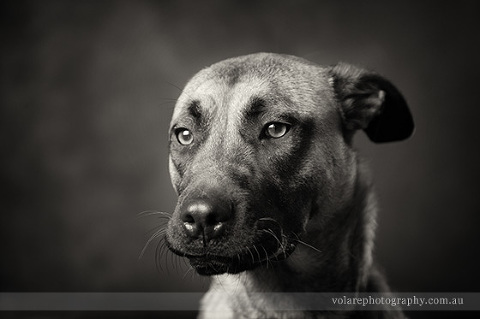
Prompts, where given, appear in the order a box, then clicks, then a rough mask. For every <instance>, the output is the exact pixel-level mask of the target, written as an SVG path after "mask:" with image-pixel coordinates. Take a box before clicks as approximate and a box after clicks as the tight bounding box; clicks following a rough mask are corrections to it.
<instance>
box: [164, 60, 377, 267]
mask: <svg viewBox="0 0 480 319" xmlns="http://www.w3.org/2000/svg"><path fill="white" fill-rule="evenodd" d="M342 71H343V69H334V68H321V67H319V66H316V65H313V64H311V63H309V62H307V61H304V60H301V59H298V58H294V57H287V56H280V55H273V54H256V55H250V56H245V57H240V58H235V59H230V60H226V61H223V62H220V63H217V64H215V65H213V66H211V67H209V68H207V69H204V70H202V71H200V72H199V73H198V74H197V75H196V76H195V77H194V78H193V79H192V80H191V81H190V82H189V83H188V84H187V86H186V87H185V89H184V91H183V93H182V95H181V96H180V97H179V99H178V102H177V104H176V107H175V110H174V114H173V118H172V122H171V128H170V175H171V179H172V183H173V185H174V188H175V190H176V191H177V193H178V195H179V198H178V203H177V206H176V208H175V211H174V213H173V215H172V218H171V220H170V222H169V225H168V229H167V243H168V245H169V248H170V249H171V250H172V251H173V252H175V253H177V254H179V255H181V256H185V257H188V258H189V260H190V263H191V265H192V266H193V267H194V268H195V269H196V270H197V271H198V273H200V274H203V275H212V274H220V273H225V272H228V273H238V272H241V271H244V270H248V269H251V268H254V267H256V266H259V265H261V264H264V263H268V262H271V261H275V260H281V259H284V258H287V257H288V256H289V254H290V253H291V252H293V250H294V249H295V247H296V243H297V242H298V240H299V238H301V236H302V234H303V233H304V232H305V230H306V229H307V227H308V225H309V223H311V220H313V219H318V218H327V217H326V216H329V215H331V214H332V213H334V210H335V209H337V208H338V207H340V206H341V205H342V203H344V202H345V201H346V198H348V197H349V196H351V192H352V191H353V189H352V187H353V183H354V178H355V157H354V155H353V151H352V150H351V147H350V145H349V144H350V138H349V135H350V133H349V132H351V131H353V130H355V129H358V128H363V129H366V128H367V126H368V122H370V121H371V118H373V117H374V113H377V111H378V110H376V109H375V110H372V109H373V108H374V107H376V106H374V107H370V105H369V108H368V112H370V113H372V114H371V115H368V114H365V113H366V112H362V113H361V116H352V118H353V117H354V119H355V121H354V120H351V121H346V117H348V116H349V115H348V114H345V109H344V104H345V105H346V104H347V102H345V103H343V102H342V100H347V97H345V99H344V98H343V95H345V96H350V98H351V94H347V93H345V92H342V91H341V90H339V88H338V85H342V88H343V87H344V85H343V84H342V83H341V81H343V80H344V78H345V76H344V75H342V74H341V73H342ZM337 76H338V78H336V77H337ZM338 83H340V84H338ZM374 91H375V92H372V93H371V94H370V95H369V98H370V99H371V100H372V101H373V102H374V103H373V104H375V103H376V104H378V105H379V107H378V108H380V106H381V104H382V103H381V102H383V100H384V93H383V95H382V93H381V92H384V91H381V90H380V89H378V88H376V89H375V90H374ZM379 92H380V93H379ZM370 104H371V103H370ZM350 113H355V112H353V111H352V112H350ZM364 123H365V125H364V126H362V125H363V124H364ZM349 125H350V126H351V127H349Z"/></svg>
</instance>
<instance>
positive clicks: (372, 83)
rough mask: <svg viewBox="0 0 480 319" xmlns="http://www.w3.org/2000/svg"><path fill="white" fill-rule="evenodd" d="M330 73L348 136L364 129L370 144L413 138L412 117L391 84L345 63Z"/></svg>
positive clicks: (372, 73) (335, 67)
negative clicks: (371, 142) (370, 141)
mask: <svg viewBox="0 0 480 319" xmlns="http://www.w3.org/2000/svg"><path fill="white" fill-rule="evenodd" d="M328 71H329V73H330V79H329V80H330V83H331V84H332V85H333V88H334V90H335V94H336V96H337V99H338V101H339V103H340V105H341V108H342V111H343V116H344V129H345V131H346V135H347V136H349V135H352V134H353V132H354V131H355V130H358V129H363V130H364V131H365V133H366V134H367V136H368V137H369V138H370V140H372V141H373V142H375V143H384V142H394V141H400V140H403V139H406V138H408V137H410V136H411V135H412V133H413V131H414V124H413V118H412V115H411V113H410V111H409V109H408V106H407V103H406V101H405V99H404V98H403V96H402V94H401V93H400V92H399V91H398V90H397V88H396V87H395V86H394V85H393V84H392V83H390V81H388V80H387V79H385V78H384V77H382V76H380V75H378V74H376V73H374V72H371V71H367V70H364V69H360V68H357V67H354V66H351V65H348V64H345V63H339V64H337V65H335V66H333V67H331V68H329V70H328Z"/></svg>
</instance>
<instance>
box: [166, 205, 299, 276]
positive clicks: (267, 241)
mask: <svg viewBox="0 0 480 319" xmlns="http://www.w3.org/2000/svg"><path fill="white" fill-rule="evenodd" d="M248 215H251V216H255V215H256V214H248V212H246V211H238V209H237V210H236V208H235V205H233V204H232V203H231V201H229V200H226V199H225V196H221V195H218V196H211V197H207V196H202V197H191V198H190V199H188V198H185V199H183V200H182V201H180V204H179V207H177V211H176V212H175V213H174V216H173V217H172V220H171V221H170V223H169V226H168V227H169V231H168V232H167V245H168V248H169V249H170V250H171V251H172V252H174V253H175V254H177V255H179V256H182V257H187V258H188V259H189V261H190V264H191V265H192V267H194V268H195V270H196V271H197V272H198V273H199V274H200V275H216V274H222V273H239V272H242V271H245V270H249V269H253V268H255V267H257V266H259V265H261V264H264V263H268V262H274V261H278V260H283V259H285V258H287V257H288V256H289V255H290V254H291V253H292V252H293V250H294V249H295V246H296V245H295V244H294V241H292V240H289V238H288V236H286V235H285V234H284V232H283V229H282V227H281V226H280V224H279V223H278V222H277V221H275V220H274V219H272V218H258V217H256V218H257V219H256V220H255V219H253V218H252V220H249V218H248V217H247V216H248Z"/></svg>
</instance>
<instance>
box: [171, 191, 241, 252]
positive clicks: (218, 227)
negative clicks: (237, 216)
mask: <svg viewBox="0 0 480 319" xmlns="http://www.w3.org/2000/svg"><path fill="white" fill-rule="evenodd" d="M184 207H185V208H184V209H183V211H182V212H181V215H180V218H181V220H182V222H183V226H184V229H185V233H186V234H187V235H188V236H189V237H192V238H199V237H203V242H204V244H206V243H207V242H208V241H209V240H210V239H212V238H215V237H219V236H220V235H221V234H222V233H223V231H224V230H225V224H226V223H227V222H228V221H229V220H230V219H231V216H232V212H231V209H230V207H229V205H224V204H222V203H214V202H212V201H209V200H205V199H201V200H194V201H191V202H189V203H187V204H186V205H184Z"/></svg>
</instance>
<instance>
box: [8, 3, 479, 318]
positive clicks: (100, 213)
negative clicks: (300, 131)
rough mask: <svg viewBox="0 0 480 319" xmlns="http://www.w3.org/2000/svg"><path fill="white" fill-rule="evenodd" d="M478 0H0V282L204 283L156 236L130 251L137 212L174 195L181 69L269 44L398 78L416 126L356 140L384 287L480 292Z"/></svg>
mask: <svg viewBox="0 0 480 319" xmlns="http://www.w3.org/2000/svg"><path fill="white" fill-rule="evenodd" d="M479 4H480V3H479V2H478V1H455V2H445V1H405V0H402V1H394V2H389V1H349V2H347V1H303V0H295V1H247V0H242V1H240V0H239V1H2V2H1V3H0V25H1V30H0V32H1V33H0V35H1V38H0V43H1V49H0V63H1V64H0V81H1V82H0V83H1V86H0V150H1V154H2V155H1V162H0V178H1V186H2V191H1V193H0V194H1V206H0V209H1V215H0V216H1V220H0V221H1V223H0V231H1V233H0V256H1V257H0V287H1V290H2V291H4V292H5V291H10V292H11V291H204V290H205V289H206V288H207V287H208V280H207V279H203V278H199V277H198V276H195V275H193V274H192V273H191V272H187V268H186V267H185V266H184V265H183V262H179V260H178V259H173V258H170V257H169V258H168V259H167V260H165V256H164V257H163V258H162V259H163V260H161V261H160V265H161V266H162V269H160V270H157V269H156V266H155V246H156V245H157V242H154V243H152V245H151V246H150V247H149V248H148V249H147V251H146V253H145V255H144V256H143V258H141V259H139V258H138V257H139V254H140V251H141V250H142V247H143V245H144V244H145V242H146V240H147V239H148V237H149V235H150V234H151V232H149V230H150V229H153V228H155V227H158V226H159V225H161V224H162V222H163V221H162V220H161V219H158V218H155V217H144V218H138V216H137V215H138V213H140V212H142V211H145V210H162V211H172V209H173V208H174V205H175V200H176V196H175V194H174V192H173V190H172V188H171V185H170V181H169V177H168V170H167V126H168V123H169V118H170V115H171V112H172V108H173V105H174V102H175V99H176V98H177V97H178V95H179V93H180V90H181V88H182V87H183V85H184V84H185V82H186V81H187V80H188V79H189V77H191V76H192V75H193V74H194V73H195V72H196V71H198V70H199V69H200V68H202V67H204V66H207V65H209V64H211V63H214V62H216V61H218V60H221V59H224V58H227V57H231V56H237V55H242V54H247V53H252V52H257V51H271V52H280V53H289V54H294V55H298V56H302V57H304V58H307V59H310V60H312V61H314V62H317V63H320V64H332V63H335V62H337V61H347V62H351V63H354V64H358V65H361V66H366V67H368V68H372V69H375V70H377V71H379V72H380V73H382V74H384V75H385V76H386V77H388V78H389V79H391V80H392V82H394V83H395V84H396V85H397V86H398V87H399V88H400V89H401V91H402V92H403V93H404V95H405V97H406V98H407V100H408V102H409V104H410V106H411V110H412V112H413V114H414V117H415V120H416V124H417V130H416V134H415V136H414V138H412V139H411V140H409V141H406V142H402V143H393V144H387V145H374V144H371V143H370V142H368V140H367V139H366V138H365V137H364V135H363V134H359V135H358V137H357V139H356V142H357V146H358V148H359V149H360V150H361V151H362V153H363V155H364V157H365V158H366V159H367V160H368V161H369V162H370V164H371V166H372V171H373V172H374V176H375V181H376V185H377V191H378V194H379V199H380V203H381V213H380V221H379V228H378V237H377V239H378V240H377V245H376V256H377V259H378V261H379V262H380V263H381V264H382V265H383V267H384V268H385V271H386V273H387V274H388V278H389V281H390V284H391V286H392V287H393V289H394V290H396V291H405V292H416V291H426V292H429V291H444V292H454V291H462V292H468V291H479V290H480V275H479V269H480V257H479V256H480V254H479V248H478V245H479V239H480V232H479V230H478V228H479V226H480V223H479V221H480V217H479V215H480V194H479V190H480V187H479V180H480V168H479V165H480V151H479V146H480V133H479V122H480V106H479V102H478V101H479V97H478V94H479V93H478V86H479V71H480V63H479V56H480V52H479V51H480V50H479V47H480V40H479V39H480V35H479V33H480V22H479V19H478V13H479V12H480V5H479ZM426 315H427V313H412V314H410V316H411V317H412V318H420V317H425V316H426ZM430 315H431V314H430ZM437 315H439V314H433V316H437Z"/></svg>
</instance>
